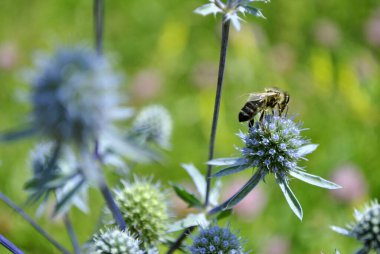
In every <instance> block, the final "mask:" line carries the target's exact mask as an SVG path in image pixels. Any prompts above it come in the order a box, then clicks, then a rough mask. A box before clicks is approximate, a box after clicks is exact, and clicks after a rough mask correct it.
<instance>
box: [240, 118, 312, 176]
mask: <svg viewBox="0 0 380 254" xmlns="http://www.w3.org/2000/svg"><path fill="white" fill-rule="evenodd" d="M301 130H302V129H301V128H300V124H296V123H295V122H293V121H292V120H291V119H288V118H283V117H280V116H276V115H275V116H272V115H268V116H266V117H265V118H264V119H263V121H260V122H259V121H257V122H256V123H255V124H254V126H252V127H251V128H250V129H249V133H248V134H243V133H240V134H239V136H240V137H241V139H242V140H243V142H244V143H245V147H244V148H242V149H241V152H242V155H243V157H244V158H246V160H247V162H248V163H249V164H250V165H251V166H252V167H257V168H258V169H259V170H260V171H261V172H262V173H263V174H264V175H265V174H269V173H274V174H278V175H280V176H282V177H286V175H287V174H288V172H289V170H294V169H297V168H299V167H298V165H297V162H298V161H299V160H300V159H301V158H303V157H302V156H303V154H301V153H300V151H299V149H300V148H301V147H303V146H304V145H305V144H308V143H309V141H308V140H306V139H305V138H303V137H302V136H301V135H300V134H301Z"/></svg>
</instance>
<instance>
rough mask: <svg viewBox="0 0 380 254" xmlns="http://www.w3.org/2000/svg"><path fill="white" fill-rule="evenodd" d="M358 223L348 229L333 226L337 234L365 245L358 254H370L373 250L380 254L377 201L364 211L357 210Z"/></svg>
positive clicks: (350, 225)
mask: <svg viewBox="0 0 380 254" xmlns="http://www.w3.org/2000/svg"><path fill="white" fill-rule="evenodd" d="M355 220H356V222H354V223H351V224H349V225H348V226H347V228H341V227H337V226H332V227H331V228H332V229H333V230H334V231H336V232H337V233H340V234H343V235H346V236H348V237H352V238H355V239H357V240H358V241H360V242H361V243H362V244H363V248H362V249H361V250H360V251H361V252H358V253H369V252H370V251H371V250H373V251H376V253H380V205H379V203H378V202H377V201H376V200H375V201H373V202H371V204H370V205H366V206H365V208H364V209H363V211H358V210H355Z"/></svg>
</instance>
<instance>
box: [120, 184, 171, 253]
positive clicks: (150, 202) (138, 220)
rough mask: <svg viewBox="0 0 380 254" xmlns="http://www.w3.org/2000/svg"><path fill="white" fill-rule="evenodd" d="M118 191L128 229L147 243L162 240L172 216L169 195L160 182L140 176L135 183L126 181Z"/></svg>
mask: <svg viewBox="0 0 380 254" xmlns="http://www.w3.org/2000/svg"><path fill="white" fill-rule="evenodd" d="M115 193H116V195H115V200H116V203H117V205H118V206H119V208H120V211H121V213H122V215H123V218H124V220H125V222H126V224H127V225H128V227H129V231H130V232H131V233H133V234H136V235H137V236H138V237H139V239H141V241H142V242H143V244H144V245H145V246H148V247H149V246H154V245H156V243H157V242H158V241H160V240H162V236H163V235H164V234H165V231H166V229H167V223H168V218H169V216H168V207H167V203H166V195H165V192H163V191H162V190H161V189H160V186H159V184H152V183H151V182H150V181H139V180H136V182H135V183H133V184H128V183H125V182H123V187H122V188H121V189H118V190H115Z"/></svg>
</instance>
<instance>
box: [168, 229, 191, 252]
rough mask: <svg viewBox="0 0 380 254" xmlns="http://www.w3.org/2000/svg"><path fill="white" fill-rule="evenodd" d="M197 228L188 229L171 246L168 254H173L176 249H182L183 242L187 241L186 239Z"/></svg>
mask: <svg viewBox="0 0 380 254" xmlns="http://www.w3.org/2000/svg"><path fill="white" fill-rule="evenodd" d="M195 228H196V227H188V228H186V229H185V230H184V231H183V232H182V234H181V235H180V236H179V237H178V238H177V240H176V241H175V242H174V243H173V244H172V245H171V246H170V249H169V250H168V251H167V252H166V254H172V253H173V252H174V251H175V250H176V249H178V248H180V247H181V244H182V241H183V240H185V238H186V237H187V236H188V235H189V234H191V232H192V231H193V230H194V229H195Z"/></svg>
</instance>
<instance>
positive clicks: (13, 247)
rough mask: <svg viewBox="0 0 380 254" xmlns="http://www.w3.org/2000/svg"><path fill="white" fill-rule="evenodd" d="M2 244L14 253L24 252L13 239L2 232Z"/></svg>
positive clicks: (22, 253)
mask: <svg viewBox="0 0 380 254" xmlns="http://www.w3.org/2000/svg"><path fill="white" fill-rule="evenodd" d="M0 244H1V245H3V246H4V247H5V248H7V249H8V250H9V251H10V252H12V253H13V254H24V252H22V251H21V250H20V249H19V248H17V247H16V245H14V244H13V243H12V242H11V241H9V240H8V239H7V238H5V237H4V236H3V235H1V234H0Z"/></svg>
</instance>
